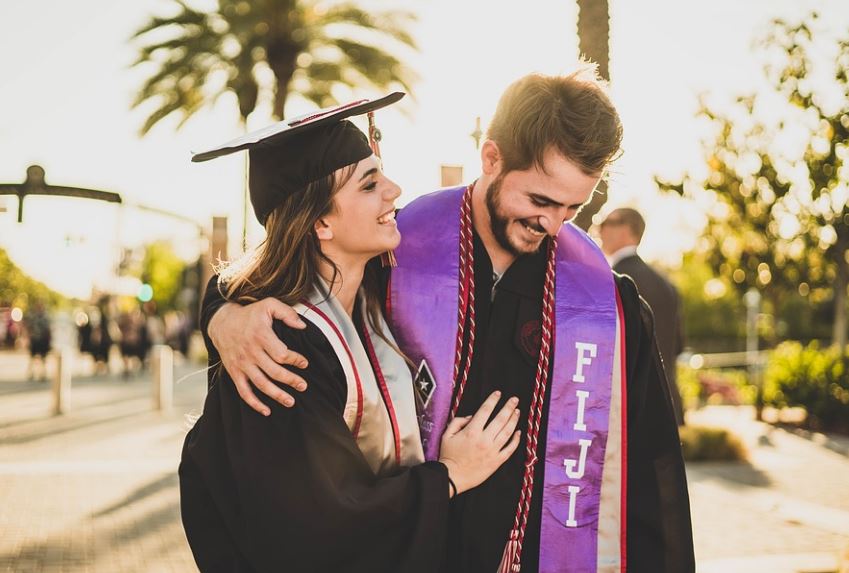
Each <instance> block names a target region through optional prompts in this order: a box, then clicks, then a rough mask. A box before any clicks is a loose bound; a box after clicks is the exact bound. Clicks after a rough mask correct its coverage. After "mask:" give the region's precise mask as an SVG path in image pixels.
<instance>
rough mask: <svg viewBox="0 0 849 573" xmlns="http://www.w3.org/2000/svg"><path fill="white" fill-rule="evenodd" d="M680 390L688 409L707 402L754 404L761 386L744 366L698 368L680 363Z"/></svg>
mask: <svg viewBox="0 0 849 573" xmlns="http://www.w3.org/2000/svg"><path fill="white" fill-rule="evenodd" d="M678 390H679V391H680V392H681V399H682V400H683V401H684V406H685V407H686V408H688V409H692V408H698V407H701V406H703V405H705V404H733V405H739V404H754V403H755V396H756V394H757V388H756V387H755V386H753V385H752V384H750V383H749V379H748V375H747V373H746V371H745V370H741V369H724V370H720V369H717V368H708V369H704V370H701V369H699V370H696V369H694V368H690V367H689V366H685V365H681V364H679V365H678Z"/></svg>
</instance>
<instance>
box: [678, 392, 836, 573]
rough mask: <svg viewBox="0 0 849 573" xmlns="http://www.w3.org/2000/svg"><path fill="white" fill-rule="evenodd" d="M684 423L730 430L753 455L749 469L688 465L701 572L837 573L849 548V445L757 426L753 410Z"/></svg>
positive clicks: (698, 415)
mask: <svg viewBox="0 0 849 573" xmlns="http://www.w3.org/2000/svg"><path fill="white" fill-rule="evenodd" d="M687 420H688V423H691V424H698V425H708V426H718V427H723V428H728V429H729V430H731V431H732V432H734V433H735V434H736V435H737V436H739V437H740V438H741V439H742V440H743V442H744V443H745V445H746V446H747V448H748V450H749V463H691V464H689V465H688V468H687V476H688V480H689V487H690V498H691V503H692V512H693V526H694V530H695V533H696V559H697V561H698V563H699V567H698V571H699V572H700V573H761V572H763V573H767V572H769V573H824V572H833V571H836V570H837V562H838V555H839V554H840V552H841V551H844V550H845V549H846V548H847V547H849V457H847V454H849V439H847V438H845V437H844V438H841V437H831V438H830V439H827V438H825V436H822V435H810V434H806V433H802V432H799V433H796V432H791V431H788V430H784V429H781V428H776V427H773V426H770V425H768V424H764V423H760V422H755V421H754V410H753V409H752V408H748V407H723V406H716V407H708V408H705V409H703V410H701V411H697V412H690V413H688V418H687Z"/></svg>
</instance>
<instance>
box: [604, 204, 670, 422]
mask: <svg viewBox="0 0 849 573" xmlns="http://www.w3.org/2000/svg"><path fill="white" fill-rule="evenodd" d="M645 230H646V222H645V220H644V219H643V216H642V215H640V212H639V211H637V210H636V209H631V208H629V207H622V208H619V209H615V210H613V211H611V212H610V214H608V215H607V217H606V218H605V219H604V220H603V221H602V222H601V224H600V225H599V238H600V239H601V248H602V250H603V251H604V254H605V255H606V256H607V259H608V261H609V262H610V266H611V267H612V268H613V270H614V271H616V272H617V273H619V274H623V275H628V276H629V277H631V278H632V279H634V282H635V283H636V284H637V290H639V291H640V296H642V297H643V298H644V299H645V300H646V302H648V303H649V306H650V307H651V309H652V312H653V313H654V330H655V333H656V336H657V344H658V346H659V347H660V355H661V357H662V358H663V369H664V371H665V372H666V379H667V380H668V381H669V391H670V393H671V394H672V403H673V406H674V409H675V419H676V420H677V422H678V425H679V426H682V425H684V408H683V404H682V403H681V392H680V391H679V390H678V384H677V373H676V366H675V364H676V360H677V358H678V355H679V354H681V352H682V351H683V350H684V324H683V316H682V314H681V300H680V297H679V295H678V290H677V289H676V288H675V286H674V285H673V284H672V283H671V282H669V280H668V279H667V278H666V277H664V276H663V275H661V274H660V273H659V272H657V271H656V270H655V269H653V268H652V267H651V266H650V265H649V264H648V263H646V262H645V261H644V260H643V259H642V258H641V257H640V255H639V254H637V247H639V245H640V241H641V240H642V238H643V232H645Z"/></svg>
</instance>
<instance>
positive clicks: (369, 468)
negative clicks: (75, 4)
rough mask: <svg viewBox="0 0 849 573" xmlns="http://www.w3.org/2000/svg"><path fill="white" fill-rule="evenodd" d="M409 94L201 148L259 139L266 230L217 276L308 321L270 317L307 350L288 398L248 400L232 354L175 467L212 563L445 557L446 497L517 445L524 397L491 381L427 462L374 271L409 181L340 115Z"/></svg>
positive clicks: (294, 567) (222, 566)
mask: <svg viewBox="0 0 849 573" xmlns="http://www.w3.org/2000/svg"><path fill="white" fill-rule="evenodd" d="M399 98H400V96H398V95H396V96H394V97H393V96H389V97H387V98H384V99H382V100H376V101H373V102H359V103H358V104H352V105H349V106H342V107H341V108H338V109H337V110H334V111H331V112H324V111H322V112H318V113H317V114H314V115H313V116H311V117H310V118H308V119H306V120H294V121H291V122H288V123H285V122H282V123H281V124H278V126H273V127H272V128H271V129H270V130H265V132H262V133H260V134H259V135H254V134H251V135H249V136H246V137H245V138H241V139H240V140H236V141H235V142H233V143H231V144H226V145H225V146H223V147H221V148H218V149H215V150H212V151H210V152H206V153H203V154H199V155H198V156H195V158H196V159H198V160H204V159H207V158H212V157H215V156H217V155H221V154H224V153H229V152H231V151H235V150H239V149H245V148H247V149H249V150H250V173H249V176H250V193H251V201H252V203H253V206H254V210H255V212H256V215H257V218H258V219H259V221H260V222H261V223H263V224H264V225H265V228H266V232H267V238H266V240H265V242H264V243H263V244H262V245H261V246H260V248H259V249H258V250H257V253H256V254H255V256H254V257H253V258H252V259H250V260H249V261H248V262H247V263H246V264H244V265H242V266H238V267H231V268H229V269H227V270H226V271H225V272H224V273H223V274H222V279H221V284H222V288H223V289H224V292H223V294H224V296H225V297H226V298H227V299H228V300H233V301H236V302H242V303H245V302H250V301H255V300H258V299H261V298H264V297H268V296H274V297H277V298H279V299H281V300H283V301H284V302H287V303H289V304H293V305H296V308H298V309H299V312H300V313H301V315H302V316H303V318H304V320H305V322H306V323H307V328H306V329H304V330H302V331H293V330H291V329H286V328H283V327H281V325H277V327H276V328H275V332H276V334H277V335H278V336H279V337H280V338H281V340H283V342H284V343H285V344H286V345H288V346H291V347H296V348H298V349H299V350H300V351H301V353H302V354H304V355H305V357H306V358H307V360H308V362H309V365H308V366H307V367H306V368H305V369H303V370H302V371H301V372H300V374H301V376H302V377H303V378H304V380H305V381H306V382H307V384H308V388H307V390H306V391H304V392H303V393H302V394H301V395H300V396H299V399H298V402H297V404H296V405H295V407H294V408H291V409H288V408H282V407H280V406H279V405H277V404H276V403H275V402H272V401H270V400H269V401H267V405H268V406H269V407H270V408H271V409H272V415H271V416H269V417H263V416H261V415H259V414H257V413H256V412H255V411H253V410H252V409H251V408H250V407H249V406H248V405H247V404H245V403H244V402H243V401H242V400H241V398H240V397H239V395H238V393H237V391H236V389H235V386H234V385H233V384H232V382H231V381H230V380H229V379H228V374H227V373H226V371H225V370H224V369H223V368H221V367H217V368H211V369H210V390H209V394H208V396H207V399H206V403H205V405H204V412H203V415H202V416H201V417H200V419H199V420H198V421H197V423H196V425H195V427H194V428H193V429H192V430H191V431H190V432H189V434H188V436H187V437H186V441H185V445H184V449H183V457H182V463H181V465H180V489H181V498H182V515H183V524H184V527H185V529H186V534H187V537H188V539H189V543H190V545H191V547H192V551H193V553H194V555H195V559H196V561H197V563H198V566H199V567H200V569H201V570H202V571H298V572H301V571H369V572H379V571H393V572H395V571H422V572H425V571H435V570H437V569H439V567H440V566H441V564H442V560H443V556H444V548H445V542H446V536H447V531H446V529H447V527H446V523H447V513H448V500H449V498H450V497H451V496H453V495H456V494H458V493H462V492H463V491H466V490H468V489H470V488H472V487H475V486H477V485H478V484H480V483H481V482H482V481H483V480H485V479H486V478H487V477H489V476H490V475H491V474H492V473H493V472H494V471H495V470H496V469H497V468H498V466H500V465H501V464H502V463H503V462H504V461H505V460H507V458H508V457H509V456H510V454H511V453H512V452H513V451H514V450H515V448H516V447H517V445H518V442H519V440H518V433H517V432H515V427H516V423H517V421H518V410H517V409H516V404H517V402H515V401H508V402H507V405H506V406H505V407H504V408H503V409H501V410H500V411H499V412H497V413H495V412H493V410H494V408H495V404H496V403H497V400H498V396H497V394H493V396H492V397H491V398H490V400H488V401H487V403H486V404H484V406H483V407H482V408H481V409H480V411H478V412H477V413H476V414H475V415H474V416H472V417H469V418H464V419H455V420H454V421H453V422H452V423H451V424H450V425H449V427H448V430H447V431H446V433H445V437H444V438H443V440H442V449H441V457H440V459H439V461H435V462H427V463H422V462H423V460H424V456H423V453H422V446H421V441H420V436H419V430H418V426H417V423H416V416H415V402H414V397H413V388H412V379H411V375H410V370H409V368H408V365H407V363H406V362H405V358H404V357H403V356H402V355H401V353H400V351H398V349H397V346H396V345H395V343H394V340H393V339H392V336H391V333H390V332H389V331H388V330H387V329H386V324H385V322H384V321H383V317H382V312H381V299H380V295H379V293H378V292H377V290H376V289H377V284H378V281H376V280H370V279H373V278H374V277H373V276H371V275H372V274H373V272H374V271H375V270H376V269H374V266H375V265H376V264H378V260H377V258H376V257H377V256H378V255H380V254H381V253H384V252H386V251H390V250H391V249H393V248H394V247H396V246H397V245H398V243H399V241H400V235H399V233H398V229H397V228H396V226H395V222H394V211H395V205H394V201H395V199H396V198H397V197H398V195H399V194H400V190H399V188H398V187H397V185H395V184H394V183H393V182H392V181H390V180H389V179H388V178H387V177H386V176H385V175H384V174H383V173H382V171H381V166H380V161H379V160H378V158H377V157H376V156H375V155H374V154H373V153H372V150H371V148H370V146H369V142H368V140H367V138H366V137H365V135H364V134H363V133H362V132H360V131H359V130H358V129H357V128H356V127H354V126H353V124H351V123H350V122H348V121H343V120H344V118H345V117H348V116H351V115H356V114H359V113H366V112H371V111H372V110H374V109H376V108H378V107H383V106H384V105H387V104H388V103H392V101H396V100H397V99H399ZM208 346H209V347H210V348H209V350H210V358H209V359H210V364H211V365H215V364H216V363H217V361H218V357H217V354H216V352H215V349H214V347H212V346H211V345H208ZM490 418H492V421H491V422H489V423H487V422H488V421H489V420H490Z"/></svg>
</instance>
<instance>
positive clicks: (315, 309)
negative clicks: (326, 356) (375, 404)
mask: <svg viewBox="0 0 849 573" xmlns="http://www.w3.org/2000/svg"><path fill="white" fill-rule="evenodd" d="M304 305H306V306H308V307H309V308H310V310H312V311H313V312H315V313H316V314H317V315H318V316H320V317H321V318H323V319H324V320H325V322H327V324H329V325H330V328H332V329H333V332H335V333H336V336H338V337H339V340H340V341H341V342H342V347H343V348H344V349H345V352H346V353H347V354H348V359H349V360H350V361H351V368H353V370H354V380H355V381H356V382H357V418H356V420H355V421H354V429H353V430H351V433H352V434H353V435H354V439H355V440H356V439H357V436H358V435H359V434H360V425H361V424H362V421H363V384H362V382H360V373H359V372H358V371H357V363H356V362H354V355H353V354H351V349H350V348H348V343H347V342H345V337H344V336H342V333H341V332H339V329H338V328H337V327H336V324H335V323H334V322H333V321H332V320H330V318H329V317H328V316H327V315H326V314H324V312H322V311H321V309H319V308H318V307H317V306H315V305H314V304H311V303H309V302H306V301H304Z"/></svg>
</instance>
